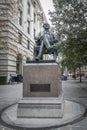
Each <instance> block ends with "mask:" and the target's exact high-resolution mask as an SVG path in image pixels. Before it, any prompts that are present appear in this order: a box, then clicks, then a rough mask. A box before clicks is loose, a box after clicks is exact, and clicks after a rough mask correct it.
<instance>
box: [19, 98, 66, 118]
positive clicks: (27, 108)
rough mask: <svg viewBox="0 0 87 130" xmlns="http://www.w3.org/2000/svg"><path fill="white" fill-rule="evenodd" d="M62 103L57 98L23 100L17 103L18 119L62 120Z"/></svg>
mask: <svg viewBox="0 0 87 130" xmlns="http://www.w3.org/2000/svg"><path fill="white" fill-rule="evenodd" d="M63 110H64V101H63V100H59V99H58V98H23V99H22V100H21V101H20V102H19V103H18V111H17V117H18V118H62V117H63V115H64V111H63Z"/></svg>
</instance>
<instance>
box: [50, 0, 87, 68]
mask: <svg viewBox="0 0 87 130" xmlns="http://www.w3.org/2000/svg"><path fill="white" fill-rule="evenodd" d="M53 2H54V7H55V11H54V12H49V14H50V16H51V21H52V24H53V25H54V28H55V30H56V32H57V34H58V39H59V41H61V44H59V46H58V48H59V51H60V53H62V61H61V63H62V65H63V66H67V67H68V68H69V69H74V70H75V69H76V68H77V67H79V68H80V69H81V66H83V65H87V57H86V56H87V1H86V0H53Z"/></svg>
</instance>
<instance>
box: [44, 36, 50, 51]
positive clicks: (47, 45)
mask: <svg viewBox="0 0 87 130" xmlns="http://www.w3.org/2000/svg"><path fill="white" fill-rule="evenodd" d="M43 43H44V45H45V47H46V48H47V49H48V50H49V49H51V45H50V43H49V39H48V38H47V36H44V39H43Z"/></svg>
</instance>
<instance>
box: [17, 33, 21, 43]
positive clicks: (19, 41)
mask: <svg viewBox="0 0 87 130" xmlns="http://www.w3.org/2000/svg"><path fill="white" fill-rule="evenodd" d="M18 43H19V44H22V34H21V33H18Z"/></svg>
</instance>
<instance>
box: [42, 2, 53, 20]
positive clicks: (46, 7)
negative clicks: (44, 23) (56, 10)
mask: <svg viewBox="0 0 87 130" xmlns="http://www.w3.org/2000/svg"><path fill="white" fill-rule="evenodd" d="M40 2H41V5H42V7H43V10H44V12H45V14H46V17H47V19H48V20H49V15H48V12H49V10H51V11H52V10H53V2H52V0H40Z"/></svg>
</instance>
